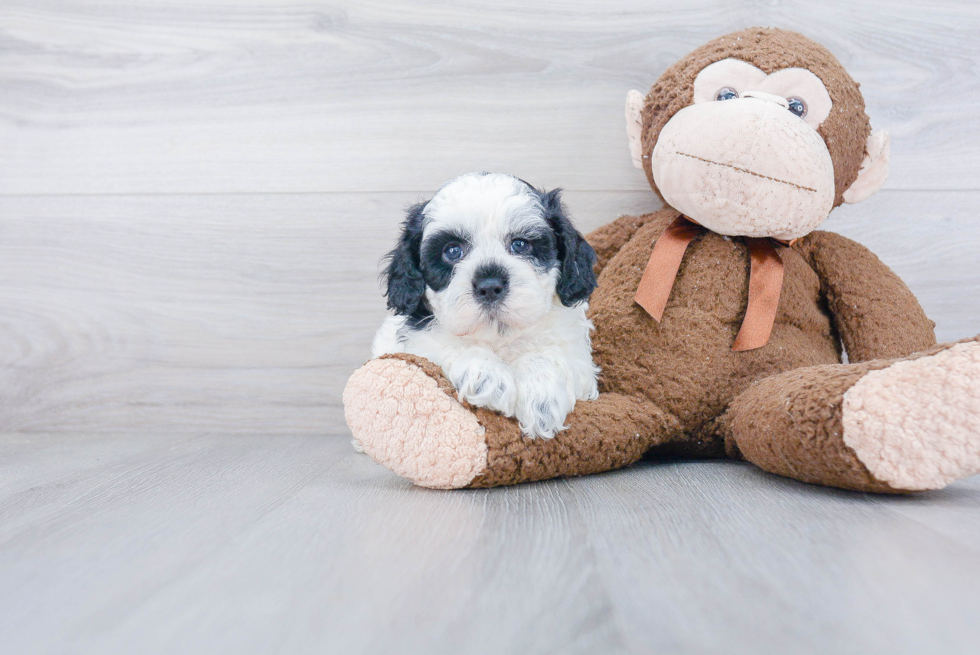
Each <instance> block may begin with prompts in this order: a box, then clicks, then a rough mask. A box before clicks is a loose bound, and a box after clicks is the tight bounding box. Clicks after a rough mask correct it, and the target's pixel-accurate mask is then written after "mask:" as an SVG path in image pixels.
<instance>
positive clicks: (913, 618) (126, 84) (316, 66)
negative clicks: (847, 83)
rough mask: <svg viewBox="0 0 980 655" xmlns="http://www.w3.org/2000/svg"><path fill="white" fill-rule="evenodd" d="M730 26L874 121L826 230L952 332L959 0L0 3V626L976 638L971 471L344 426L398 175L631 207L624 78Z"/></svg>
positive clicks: (593, 643) (509, 649) (975, 91)
mask: <svg viewBox="0 0 980 655" xmlns="http://www.w3.org/2000/svg"><path fill="white" fill-rule="evenodd" d="M760 24H761V25H773V26H780V27H786V28H789V29H796V30H799V31H802V32H804V33H805V34H808V35H810V36H812V37H814V38H816V39H817V40H819V41H820V42H822V43H824V44H825V45H826V46H828V47H829V48H830V49H831V50H832V51H833V52H834V53H835V54H836V55H837V56H838V58H839V59H840V60H841V61H842V62H843V63H844V65H845V66H846V67H847V68H848V69H849V70H850V72H851V73H852V74H853V76H854V77H855V78H856V79H857V80H858V81H860V82H861V83H862V91H863V93H864V94H865V98H866V100H867V105H868V113H869V114H870V116H871V118H872V124H873V126H874V127H875V128H880V127H883V128H886V129H888V130H889V131H890V132H891V134H892V173H891V177H890V178H889V181H888V183H887V184H886V186H885V189H884V190H883V191H882V192H880V193H879V194H878V195H876V196H875V197H873V198H871V199H870V200H868V201H866V202H864V203H862V204H859V205H854V206H847V207H842V208H840V209H838V210H836V211H835V212H834V214H833V215H832V216H831V218H830V220H829V221H828V222H827V224H826V228H827V229H831V230H835V231H839V232H841V233H843V234H845V235H847V236H850V237H852V238H855V239H857V240H859V241H861V242H862V243H864V244H866V245H868V246H869V247H870V248H872V249H873V250H874V251H875V252H876V253H878V254H879V255H880V257H881V258H882V259H883V260H884V261H885V263H887V264H888V265H889V266H891V267H892V268H893V269H894V270H895V271H896V272H898V273H899V274H900V275H901V276H902V277H903V278H904V279H905V280H906V281H907V282H908V284H909V286H910V287H911V288H912V290H913V291H914V292H915V293H916V294H917V295H918V297H919V298H920V300H921V302H922V304H923V306H924V307H925V309H926V311H927V312H928V313H929V315H930V316H931V317H932V318H933V319H934V320H935V321H936V322H937V334H938V336H939V337H940V339H942V340H953V339H959V338H963V337H968V336H972V335H974V334H976V333H978V332H980V266H978V260H980V257H978V253H980V220H978V214H980V120H978V118H980V111H978V107H980V69H978V67H977V62H978V61H980V4H978V3H977V2H976V1H975V0H963V1H954V0H937V1H936V2H930V3H922V2H911V1H909V2H904V1H896V0H866V1H862V2H856V1H853V0H825V1H822V2H818V3H814V2H803V1H796V0H787V1H778V2H759V1H757V0H692V1H690V2H683V3H682V2H670V1H667V0H653V1H644V2H641V1H640V0H612V1H611V2H603V3H596V2H585V1H584V0H571V1H569V2H563V3H551V4H549V3H545V2H530V3H529V2H527V1H521V2H518V1H517V0H474V1H471V2H438V3H436V2H421V1H420V0H418V1H416V0H388V1H386V2H380V1H371V0H368V1H358V2H353V1H348V2H344V1H341V0H338V1H336V2H324V1H323V0H306V1H304V2H282V1H280V0H228V1H225V0H201V1H200V2H196V3H173V2H171V3H161V2H149V1H147V0H116V1H114V2H108V1H107V0H81V1H79V2H72V3H65V2H63V1H62V0H3V2H2V3H0V654H3V655H6V654H7V653H10V654H17V655H20V654H33V653H82V654H88V653H121V654H129V653H188V654H196V653H202V654H204V653H207V654H211V653H235V654H236V655H237V654H244V653H274V652H281V653H289V654H300V653H307V652H309V653H324V652H326V653H343V654H347V653H352V654H353V653H371V654H374V653H379V654H386V653H395V652H397V653H406V654H408V653H452V654H454V655H456V654H461V653H494V654H497V653H552V652H561V653H578V652H581V653H589V654H593V653H620V652H624V653H725V654H731V653H752V654H756V653H778V654H785V653H814V654H825V653H835V654H836V653H862V654H863V653H878V652H888V653H895V654H897V653H944V654H946V653H964V654H967V653H969V654H974V653H976V652H978V648H980V646H978V644H980V619H978V617H980V477H978V478H974V479H971V480H966V481H962V482H959V483H956V484H954V485H952V486H951V487H950V488H948V489H946V490H944V491H941V492H935V493H929V494H924V495H921V496H916V497H909V498H891V497H878V496H867V495H860V494H853V493H847V492H842V491H835V490H828V489H822V488H818V487H812V486H807V485H803V484H799V483H796V482H793V481H789V480H783V479H779V478H776V477H773V476H769V475H766V474H763V473H761V472H759V471H756V470H754V469H752V468H751V467H749V466H748V465H744V464H740V463H734V462H660V463H645V464H642V465H640V466H637V467H634V468H632V469H630V470H627V471H621V472H616V473H611V474H607V475H602V476H594V477H591V478H585V479H576V480H566V481H552V482H547V483H541V484H534V485H525V486H521V487H516V488H509V489H498V490H492V491H467V492H432V491H425V490H421V489H416V488H412V487H410V486H408V485H407V484H406V483H405V482H403V481H401V480H400V479H398V478H397V477H395V476H394V475H392V474H390V473H388V472H387V471H385V470H384V469H382V468H381V467H379V466H377V465H375V464H374V463H373V462H371V460H370V459H368V458H367V457H365V456H363V455H358V454H355V453H354V452H353V451H352V449H351V448H350V446H349V443H348V439H349V434H348V433H347V429H346V426H345V425H344V422H343V416H342V412H341V407H340V399H339V394H340V390H341V389H342V388H343V384H344V382H345V381H346V379H347V376H348V375H350V373H351V372H352V371H353V370H354V369H355V368H356V367H357V366H358V365H359V364H361V363H362V362H363V361H364V360H365V359H366V358H367V357H368V351H369V344H370V340H371V336H372V334H373V331H374V330H375V328H376V327H377V325H378V324H379V323H380V321H381V319H382V317H383V316H384V302H383V298H382V297H381V294H380V290H379V288H378V285H377V272H378V260H379V259H380V257H381V256H382V255H383V253H384V252H385V251H386V250H387V249H389V248H390V247H391V245H392V243H393V240H394V238H395V235H396V233H397V227H398V223H399V221H400V219H401V214H402V211H403V210H404V208H405V207H406V206H408V205H409V204H411V203H413V202H416V201H418V200H420V199H423V198H425V197H427V196H428V195H429V194H431V193H432V192H433V191H434V190H435V189H436V188H438V187H439V186H440V185H441V184H442V183H443V182H445V181H446V180H448V179H450V178H452V177H454V176H456V175H458V174H460V173H463V172H466V171H471V170H494V171H500V172H509V173H514V174H518V175H520V176H521V177H524V178H525V179H527V180H529V181H531V182H533V183H535V184H537V185H540V186H544V187H548V188H551V187H555V186H562V187H565V188H566V189H567V193H566V199H567V201H568V204H569V207H570V209H571V211H572V214H573V215H574V216H575V218H576V219H577V222H578V224H579V225H580V226H581V227H582V228H583V229H584V230H588V229H591V228H594V227H597V226H599V225H602V224H603V223H605V222H607V221H609V220H611V219H613V218H615V217H616V216H618V215H620V214H623V213H637V212H643V211H649V210H652V209H655V208H657V207H658V203H657V201H656V200H655V197H654V196H653V194H652V193H651V191H650V190H649V188H648V187H647V185H646V181H645V179H644V177H643V175H642V173H640V172H638V171H636V170H635V169H633V167H632V165H631V163H630V158H629V154H628V150H627V145H626V137H625V130H624V121H623V103H624V100H625V96H626V92H627V91H628V90H629V89H631V88H637V89H641V90H646V89H647V88H648V87H649V86H650V84H651V83H652V82H653V81H654V80H655V79H656V77H657V76H658V75H659V74H660V73H661V72H662V71H663V70H664V69H665V68H666V67H667V66H668V65H670V64H671V63H672V62H673V61H675V60H676V59H677V58H679V57H680V56H682V55H684V54H685V53H686V52H688V51H690V50H691V49H693V48H694V47H696V46H698V45H700V44H701V43H703V42H705V41H707V40H708V39H710V38H713V37H715V36H719V35H721V34H724V33H726V32H729V31H732V30H735V29H740V28H743V27H747V26H750V25H760Z"/></svg>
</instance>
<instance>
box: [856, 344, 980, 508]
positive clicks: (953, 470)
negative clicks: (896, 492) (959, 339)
mask: <svg viewBox="0 0 980 655" xmlns="http://www.w3.org/2000/svg"><path fill="white" fill-rule="evenodd" d="M842 418H843V427H844V435H843V436H844V443H846V444H847V445H848V446H850V447H851V448H852V449H853V450H854V452H855V453H857V456H858V458H859V459H860V460H861V462H862V463H864V465H865V466H866V467H867V468H868V470H869V471H870V472H871V474H872V475H874V476H875V477H876V478H878V479H879V480H881V481H882V482H886V483H888V485H890V486H891V487H894V488H895V489H906V490H913V491H919V490H926V489H942V488H943V487H945V486H946V485H947V484H949V483H950V482H953V481H954V480H958V479H960V478H965V477H967V476H969V475H973V474H974V473H980V342H978V341H975V340H974V341H968V342H963V343H958V344H956V345H954V346H952V347H950V348H948V349H946V350H942V351H940V352H938V353H936V354H934V355H930V356H927V357H921V358H918V359H911V360H905V361H900V362H897V363H895V364H892V365H891V366H888V367H887V368H882V369H878V370H875V371H871V372H869V373H867V374H866V375H864V376H863V377H862V378H861V379H860V380H859V381H858V382H857V383H856V384H855V385H854V386H853V387H851V388H850V389H848V390H847V392H846V393H845V394H844V403H843V417H842Z"/></svg>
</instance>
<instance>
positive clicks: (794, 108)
mask: <svg viewBox="0 0 980 655" xmlns="http://www.w3.org/2000/svg"><path fill="white" fill-rule="evenodd" d="M786 102H788V103H789V105H788V106H787V107H786V108H787V109H789V110H790V111H791V112H793V113H794V114H796V115H797V116H799V117H800V118H803V117H804V116H806V102H804V100H803V98H786Z"/></svg>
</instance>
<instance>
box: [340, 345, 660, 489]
mask: <svg viewBox="0 0 980 655" xmlns="http://www.w3.org/2000/svg"><path fill="white" fill-rule="evenodd" d="M344 413H345V415H346V418H347V424H348V426H350V429H351V432H352V434H353V435H354V438H355V439H357V440H358V441H359V442H360V444H361V446H362V447H363V449H364V452H366V453H367V454H368V455H370V456H371V457H372V458H374V460H375V461H377V462H378V463H380V464H382V465H384V466H386V467H387V468H389V469H391V470H392V471H394V472H395V473H397V474H398V475H401V476H402V477H405V478H408V479H409V480H411V481H412V482H414V483H415V484H417V485H419V486H422V487H431V488H436V489H458V488H462V487H496V486H500V485H507V484H517V483H519V482H530V481H533V480H546V479H549V478H555V477H559V476H567V475H585V474H588V473H598V472H601V471H609V470H612V469H616V468H620V467H623V466H627V465H629V464H632V463H633V462H636V461H637V460H639V459H640V457H641V456H642V455H643V453H644V452H645V451H646V450H647V449H649V448H650V447H651V446H653V445H656V444H657V443H660V442H663V441H666V440H667V439H669V438H671V437H672V436H676V435H677V433H678V427H677V421H676V420H675V419H674V418H673V417H671V416H669V415H667V414H666V413H664V412H662V411H661V410H659V409H657V408H656V407H655V406H653V405H650V404H649V403H647V402H644V401H641V400H636V399H632V398H629V397H627V396H622V395H619V394H603V395H601V396H600V397H599V399H598V400H594V401H579V402H578V403H577V404H576V405H575V411H574V412H572V414H570V415H569V416H568V418H567V419H566V425H567V426H568V429H567V430H564V431H562V432H559V433H558V435H556V436H555V437H554V438H552V439H528V438H526V437H524V436H523V435H522V434H521V431H520V428H519V427H518V425H517V421H515V420H514V419H511V418H505V417H503V416H501V415H500V414H497V413H495V412H492V411H489V410H486V409H474V408H472V407H470V406H469V405H466V404H463V403H460V402H459V401H457V400H456V396H455V392H454V391H453V388H452V386H451V385H450V384H449V381H448V380H446V378H445V377H444V376H443V375H442V372H441V371H440V370H439V368H438V367H437V366H435V365H434V364H432V363H431V362H429V361H427V360H425V359H422V358H419V357H413V356H411V355H394V356H386V357H383V358H380V359H375V360H372V361H370V362H368V363H367V364H365V365H364V366H362V367H361V368H360V369H358V370H357V371H355V372H354V374H353V375H352V376H351V378H350V380H349V381H348V383H347V387H346V388H345V389H344Z"/></svg>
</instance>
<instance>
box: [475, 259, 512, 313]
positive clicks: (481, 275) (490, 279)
mask: <svg viewBox="0 0 980 655" xmlns="http://www.w3.org/2000/svg"><path fill="white" fill-rule="evenodd" d="M473 295H474V296H476V299H477V300H478V301H480V302H481V303H483V304H485V305H490V304H493V303H495V302H497V301H498V300H500V299H502V298H503V297H504V296H506V295H507V271H505V270H503V268H502V267H501V266H499V265H494V264H485V265H483V266H481V267H480V268H479V269H478V270H477V271H476V275H474V276H473Z"/></svg>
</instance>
